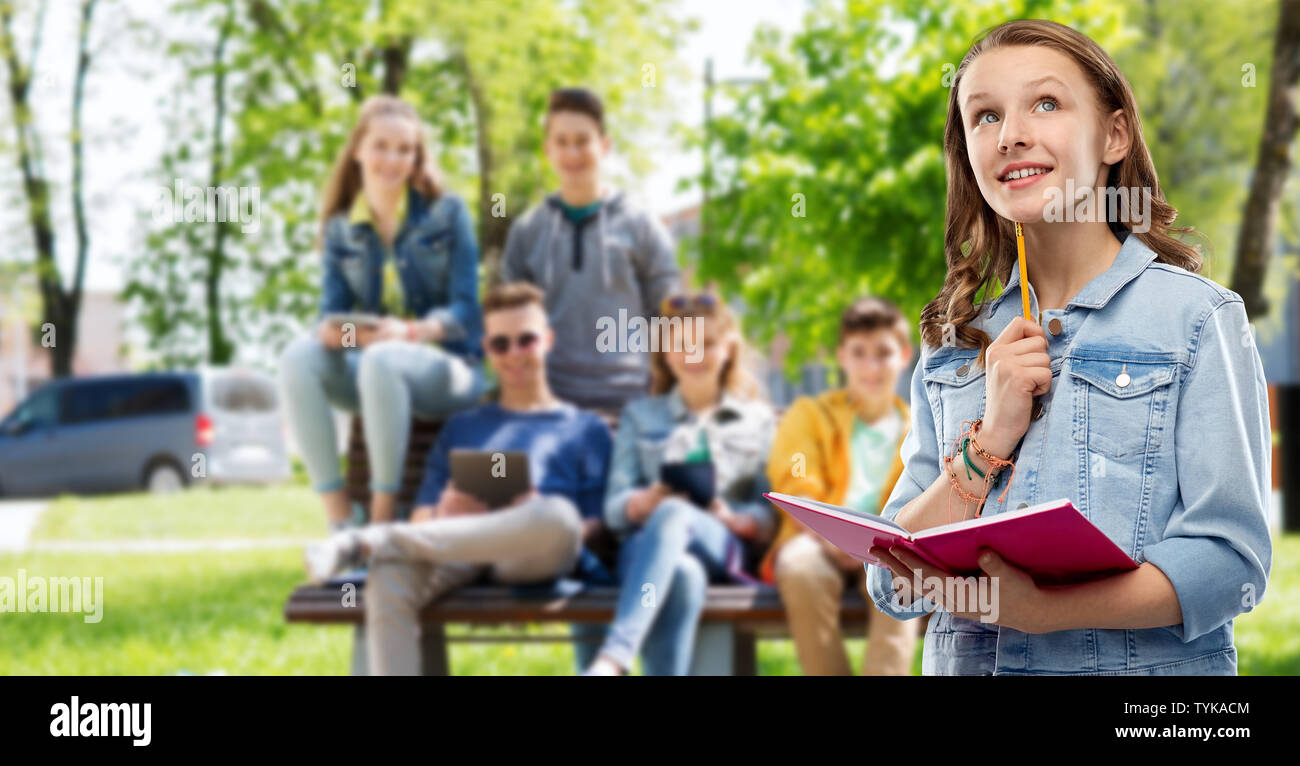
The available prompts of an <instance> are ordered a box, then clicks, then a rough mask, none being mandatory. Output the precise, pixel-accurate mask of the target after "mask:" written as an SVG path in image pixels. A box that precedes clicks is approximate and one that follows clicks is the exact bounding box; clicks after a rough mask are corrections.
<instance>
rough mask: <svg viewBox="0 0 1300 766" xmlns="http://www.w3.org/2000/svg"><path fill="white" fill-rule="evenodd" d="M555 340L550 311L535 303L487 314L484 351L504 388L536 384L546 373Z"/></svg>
mask: <svg viewBox="0 0 1300 766" xmlns="http://www.w3.org/2000/svg"><path fill="white" fill-rule="evenodd" d="M502 339H506V340H508V342H509V345H506V344H505V342H504V341H503V340H502ZM553 342H554V335H553V333H552V332H551V328H550V325H549V324H548V323H547V321H546V310H545V309H543V308H542V307H541V306H539V305H537V304H535V303H529V304H527V305H523V306H515V307H514V308H507V309H497V310H496V311H489V312H488V313H487V314H486V315H484V317H483V350H484V352H485V353H486V355H487V359H488V362H489V363H491V365H492V369H494V370H496V373H497V378H498V379H499V380H500V382H501V389H502V390H503V391H508V390H510V389H511V388H530V387H535V386H536V385H537V383H538V382H539V381H540V380H541V379H542V378H544V377H545V375H546V354H547V352H549V351H550V350H551V344H552V343H553ZM502 347H504V349H505V350H502Z"/></svg>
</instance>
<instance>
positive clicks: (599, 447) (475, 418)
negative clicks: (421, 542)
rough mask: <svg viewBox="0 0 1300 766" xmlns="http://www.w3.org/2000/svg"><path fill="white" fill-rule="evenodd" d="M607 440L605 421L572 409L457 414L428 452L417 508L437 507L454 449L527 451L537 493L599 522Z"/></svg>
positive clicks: (495, 408)
mask: <svg viewBox="0 0 1300 766" xmlns="http://www.w3.org/2000/svg"><path fill="white" fill-rule="evenodd" d="M611 441H612V440H611V438H610V434H609V427H608V426H606V425H605V422H604V421H602V420H601V419H600V418H598V417H596V416H595V415H593V414H591V413H590V412H584V411H582V410H579V409H578V408H576V407H574V406H573V405H571V404H564V405H561V406H560V407H557V408H556V409H553V410H547V411H545V412H512V411H510V410H506V409H503V408H502V407H501V406H500V405H498V404H487V405H484V406H481V407H475V408H473V409H469V410H466V411H464V412H459V413H456V414H455V415H453V416H452V417H451V418H450V419H449V420H448V421H447V422H446V424H444V425H443V427H442V431H441V433H439V434H438V441H437V442H435V443H434V445H433V448H432V449H431V450H429V462H428V465H427V466H426V468H425V472H424V483H422V484H421V485H420V491H419V493H417V494H416V497H415V504H416V505H417V506H421V505H435V504H437V502H438V498H439V497H440V496H441V495H442V490H443V487H445V486H447V482H448V480H449V479H450V478H451V465H450V454H451V451H452V450H453V449H475V450H492V451H498V450H499V451H501V452H526V453H528V475H529V476H530V477H532V480H533V486H534V487H536V488H537V491H538V492H539V493H541V494H543V495H561V496H563V497H567V498H569V500H571V501H573V504H574V505H575V506H577V508H578V511H579V512H580V513H581V514H582V517H583V518H584V519H598V518H601V516H602V510H603V504H604V497H605V477H606V474H607V473H608V472H609V453H610V445H611Z"/></svg>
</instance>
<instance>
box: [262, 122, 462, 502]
mask: <svg viewBox="0 0 1300 766" xmlns="http://www.w3.org/2000/svg"><path fill="white" fill-rule="evenodd" d="M321 221H322V223H321V227H322V245H323V246H322V249H323V254H324V270H323V280H324V281H323V283H322V289H321V299H320V313H321V317H322V319H321V322H320V324H319V325H318V327H317V328H316V330H315V331H314V332H313V333H312V334H311V335H309V336H307V337H303V338H300V339H299V340H297V341H295V342H293V343H291V344H290V345H289V346H288V347H287V348H286V349H285V351H284V353H283V355H282V356H281V358H280V382H281V388H282V389H283V393H284V400H285V402H286V403H287V406H288V410H287V415H288V419H289V426H290V428H291V429H292V431H293V434H294V439H295V441H296V442H297V444H298V448H299V450H300V451H301V452H302V458H303V462H304V463H305V464H306V466H307V474H308V476H310V477H311V484H312V487H313V488H314V489H315V490H316V491H317V492H319V493H320V495H321V500H322V501H323V503H324V505H325V511H326V515H327V517H328V520H329V522H330V523H331V526H334V527H339V526H346V525H347V524H348V522H349V518H350V517H351V515H352V514H351V507H350V504H349V501H348V497H347V493H346V491H345V490H344V489H343V476H342V474H341V473H340V470H339V460H338V450H337V444H338V442H337V437H336V435H335V432H334V418H333V416H332V414H331V411H330V408H331V405H333V406H334V407H338V408H341V409H344V410H347V411H349V412H360V413H361V419H362V425H363V426H364V428H365V434H366V447H367V451H368V452H369V455H370V470H371V484H370V489H371V491H372V495H371V497H372V500H371V507H370V518H371V520H374V521H391V520H393V519H394V518H395V515H396V502H397V492H398V490H399V489H400V487H401V481H402V466H403V464H404V463H405V460H406V447H407V439H408V436H409V434H410V427H411V417H412V415H414V416H415V417H419V418H422V419H430V420H432V419H440V418H444V417H446V416H447V415H448V414H450V413H452V412H454V411H456V410H459V409H462V408H464V407H467V406H469V405H470V404H472V403H473V402H474V401H475V399H477V398H478V395H479V392H480V390H481V388H482V367H481V365H482V352H481V350H480V346H479V338H480V337H481V336H482V333H483V329H482V324H483V319H482V314H481V311H480V308H479V301H478V247H477V245H476V244H475V242H474V233H473V229H472V226H471V224H470V219H469V212H468V210H467V209H466V207H465V203H464V202H462V201H461V200H460V198H458V197H456V196H455V195H452V194H448V193H446V192H444V191H443V190H442V189H441V188H440V187H439V186H438V183H437V181H436V180H435V178H434V175H433V170H432V164H431V162H430V159H429V156H428V150H427V149H426V147H425V141H424V129H423V127H422V126H421V123H420V120H419V117H418V115H417V114H416V112H415V109H414V108H413V107H412V106H411V105H410V104H407V103H406V102H404V101H402V100H400V99H398V98H395V97H392V96H375V97H373V98H370V99H368V100H367V101H366V102H365V104H364V105H363V106H362V107H361V117H360V119H359V120H358V121H357V124H356V127H354V128H353V129H352V133H351V134H350V135H349V136H348V140H347V142H346V143H345V144H344V146H343V149H342V150H341V151H340V152H339V156H338V159H337V161H336V162H335V165H334V170H333V171H332V172H331V174H330V177H329V180H328V182H327V183H326V186H325V196H324V201H323V203H322V206H321ZM352 312H359V313H361V314H363V315H365V314H368V315H374V318H371V317H366V316H359V317H352V316H349V315H350V314H352Z"/></svg>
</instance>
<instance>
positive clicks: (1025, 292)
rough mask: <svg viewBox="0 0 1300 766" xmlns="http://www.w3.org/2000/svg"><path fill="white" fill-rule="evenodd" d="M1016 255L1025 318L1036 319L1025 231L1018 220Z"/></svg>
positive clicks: (1021, 302)
mask: <svg viewBox="0 0 1300 766" xmlns="http://www.w3.org/2000/svg"><path fill="white" fill-rule="evenodd" d="M1016 257H1017V258H1019V259H1020V304H1021V305H1022V306H1024V309H1025V319H1028V320H1029V321H1031V322H1032V321H1034V318H1033V317H1032V316H1030V314H1029V272H1028V271H1025V232H1024V231H1023V230H1022V229H1021V228H1020V222H1019V221H1016Z"/></svg>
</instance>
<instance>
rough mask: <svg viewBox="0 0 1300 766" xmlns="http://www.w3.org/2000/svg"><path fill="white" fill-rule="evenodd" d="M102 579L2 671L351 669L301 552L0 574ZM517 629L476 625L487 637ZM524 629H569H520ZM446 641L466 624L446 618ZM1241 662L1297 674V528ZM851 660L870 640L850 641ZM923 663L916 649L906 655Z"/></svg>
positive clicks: (292, 506)
mask: <svg viewBox="0 0 1300 766" xmlns="http://www.w3.org/2000/svg"><path fill="white" fill-rule="evenodd" d="M323 529H324V524H323V522H322V519H321V515H320V510H319V507H318V506H317V504H316V501H315V498H314V497H313V496H312V493H311V492H310V491H308V490H307V489H305V488H301V487H279V488H272V489H235V488H226V489H198V490H191V491H189V492H186V493H184V494H181V495H175V496H170V497H152V496H147V495H119V496H114V497H104V498H60V499H59V500H57V501H55V502H54V503H52V504H51V506H50V508H49V510H48V511H47V512H46V514H45V515H44V516H43V517H42V520H41V522H40V524H39V525H38V528H37V530H36V531H35V533H34V536H33V537H34V539H35V540H36V541H38V542H53V541H68V540H85V541H105V540H159V539H189V540H195V539H209V540H210V539H230V538H238V537H247V538H262V539H266V538H307V537H317V536H320V535H322V534H323V533H324V531H323ZM19 568H22V569H25V570H26V572H27V574H28V575H46V576H59V577H70V576H78V577H103V578H104V580H103V583H104V597H103V599H104V605H103V619H102V620H101V621H100V622H99V623H93V624H88V623H85V622H84V621H83V619H82V616H81V615H79V614H25V613H24V614H5V615H3V617H2V618H0V646H3V647H4V651H3V652H0V675H16V674H38V675H43V674H61V675H66V674H89V675H100V674H143V675H157V674H174V673H198V674H204V673H228V674H232V675H234V674H256V675H264V674H310V675H330V674H344V673H347V672H348V668H349V662H350V657H351V651H352V633H351V629H350V628H348V627H345V626H330V627H318V626H314V625H301V624H295V625H289V624H287V623H285V621H284V618H283V616H282V611H281V610H282V609H283V606H284V600H285V597H286V596H287V595H288V594H289V592H290V591H291V590H292V589H293V588H294V586H296V585H298V584H299V583H300V582H301V581H302V564H301V557H300V552H299V550H298V549H297V548H294V547H287V548H275V549H270V550H250V551H237V552H210V553H185V554H174V553H166V554H162V553H129V554H128V553H115V554H113V553H100V552H97V553H65V552H57V553H54V552H27V553H23V554H19V555H14V554H8V555H0V575H2V576H10V577H12V576H15V574H16V570H17V569H19ZM511 630H517V629H507V628H503V629H496V628H477V629H474V633H476V634H484V635H494V634H501V633H504V632H507V631H511ZM526 630H527V632H529V633H532V634H557V635H562V634H564V633H565V632H566V629H565V628H564V627H563V626H528V627H526ZM450 632H451V634H452V635H458V634H459V635H464V634H466V633H469V632H470V629H469V628H468V627H466V626H452V627H451V628H450ZM1236 641H1237V648H1238V650H1239V653H1240V657H1239V670H1240V672H1241V673H1242V674H1243V675H1245V674H1281V675H1300V535H1289V536H1286V537H1283V538H1282V539H1280V540H1278V541H1276V545H1275V548H1274V563H1273V572H1272V577H1271V579H1270V583H1269V589H1268V593H1267V594H1266V595H1265V598H1264V600H1263V602H1262V603H1261V604H1260V605H1259V607H1257V608H1256V609H1255V611H1254V612H1252V613H1250V614H1247V615H1244V616H1242V617H1240V618H1238V620H1237V621H1236ZM848 644H849V646H848V652H849V657H850V658H851V660H852V662H853V665H854V667H855V668H860V667H861V662H862V651H863V645H864V642H863V641H862V640H861V639H856V640H850V641H849V642H848ZM451 663H452V671H453V673H455V674H457V675H568V674H572V673H573V671H574V660H573V650H572V648H571V647H570V646H569V645H567V644H564V643H531V644H518V645H509V644H464V643H452V645H451ZM759 671H760V672H761V673H762V674H764V675H794V674H798V672H799V666H798V662H797V661H796V659H795V656H794V648H793V645H792V644H791V642H790V641H788V640H767V641H762V642H760V644H759ZM913 671H914V672H918V673H919V671H920V650H919V645H918V651H917V655H916V659H915V660H914V663H913Z"/></svg>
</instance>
